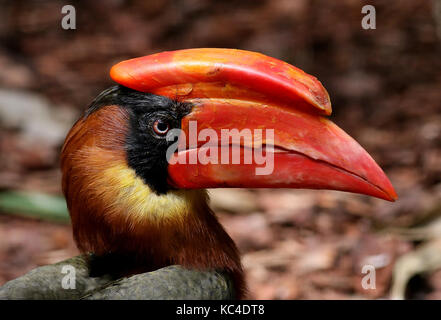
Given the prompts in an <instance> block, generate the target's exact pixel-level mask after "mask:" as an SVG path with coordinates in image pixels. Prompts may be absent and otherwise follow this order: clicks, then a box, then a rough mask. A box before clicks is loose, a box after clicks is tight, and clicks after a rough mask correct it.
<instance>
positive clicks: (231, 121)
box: [62, 49, 397, 296]
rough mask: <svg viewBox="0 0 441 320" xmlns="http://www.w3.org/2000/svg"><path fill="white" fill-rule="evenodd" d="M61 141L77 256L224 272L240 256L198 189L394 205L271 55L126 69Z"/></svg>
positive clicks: (304, 80)
mask: <svg viewBox="0 0 441 320" xmlns="http://www.w3.org/2000/svg"><path fill="white" fill-rule="evenodd" d="M110 74H111V77H112V78H113V80H115V81H116V82H117V83H119V85H117V86H114V87H111V88H109V89H107V90H105V91H103V92H102V93H101V94H100V95H99V96H98V97H97V98H96V99H95V100H94V101H93V102H92V104H91V106H90V107H89V109H88V110H87V111H86V113H85V115H84V116H83V117H82V118H81V119H80V120H78V122H77V123H76V124H75V125H74V126H73V128H72V129H71V131H70V133H69V134H68V136H67V138H66V141H65V144H64V146H63V150H62V171H63V191H64V194H65V196H66V199H67V203H68V207H69V211H70V214H71V218H72V225H73V231H74V236H75V239H76V242H77V244H78V246H79V248H80V249H81V250H83V251H89V252H93V253H95V254H96V255H98V256H100V255H101V256H103V255H107V254H119V255H123V256H125V257H131V258H134V259H135V260H136V263H135V264H136V265H137V266H138V267H139V269H137V270H151V269H154V268H158V267H162V266H166V265H170V264H181V265H184V266H187V267H192V268H201V269H221V270H225V271H226V272H230V273H231V274H232V277H233V279H234V281H235V282H236V287H237V292H238V296H240V295H241V293H242V292H243V276H242V269H241V265H240V259H239V255H238V253H237V249H236V247H235V245H234V243H233V242H232V240H231V239H230V238H229V237H228V235H227V234H226V233H225V231H224V230H223V228H222V227H221V226H220V225H219V223H218V222H217V220H216V217H215V216H214V214H213V213H212V211H211V210H210V209H209V207H208V205H207V196H206V193H205V191H204V188H217V187H241V188H242V187H244V188H248V187H249V188H260V187H264V188H309V189H332V190H341V191H349V192H354V193H361V194H367V195H370V196H374V197H378V198H382V199H385V200H389V201H394V200H395V199H396V198H397V195H396V193H395V191H394V189H393V187H392V185H391V183H390V182H389V180H388V178H387V177H386V175H385V174H384V173H383V171H382V170H381V169H380V167H379V166H378V165H377V164H376V163H375V161H374V160H373V159H372V158H371V157H370V156H369V154H368V153H367V152H366V151H365V150H364V149H363V148H362V147H361V146H360V145H359V144H358V143H357V142H356V141H355V140H354V139H352V138H351V137H350V136H349V135H347V134H346V133H345V132H344V131H343V130H341V129H340V128H339V127H338V126H336V125H335V124H334V123H333V122H331V121H330V120H328V119H327V118H326V116H328V115H330V113H331V104H330V100H329V96H328V93H327V92H326V90H325V89H324V87H323V86H322V85H321V83H320V82H319V81H318V80H317V79H316V78H315V77H313V76H310V75H308V74H306V73H305V72H303V71H302V70H300V69H298V68H296V67H294V66H292V65H290V64H288V63H285V62H282V61H280V60H277V59H274V58H270V57H268V56H265V55H262V54H259V53H254V52H248V51H242V50H233V49H188V50H179V51H172V52H162V53H158V54H153V55H150V56H146V57H141V58H136V59H132V60H127V61H123V62H121V63H119V64H117V65H115V66H114V67H113V68H112V70H111V72H110Z"/></svg>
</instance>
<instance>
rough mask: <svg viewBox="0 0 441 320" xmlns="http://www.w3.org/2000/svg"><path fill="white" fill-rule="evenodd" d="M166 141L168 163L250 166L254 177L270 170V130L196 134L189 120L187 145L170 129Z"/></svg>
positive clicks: (207, 130)
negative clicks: (253, 171) (176, 154)
mask: <svg viewBox="0 0 441 320" xmlns="http://www.w3.org/2000/svg"><path fill="white" fill-rule="evenodd" d="M166 139H167V141H169V142H173V143H172V144H171V145H170V146H169V148H168V149H167V152H166V156H167V161H168V162H169V163H170V164H202V165H206V164H253V165H257V166H256V168H255V174H256V175H258V176H259V175H270V174H271V173H273V171H274V129H253V130H251V129H242V130H240V131H239V129H221V130H220V137H219V134H218V132H217V131H216V130H214V129H212V128H204V129H202V130H200V131H199V132H198V128H197V121H189V126H188V145H187V143H184V142H185V141H187V136H186V134H185V132H184V131H183V130H181V129H172V130H170V131H169V132H168V134H167V137H166ZM263 141H265V143H263ZM201 143H203V144H202V145H201ZM186 150H189V151H190V152H188V153H185V152H183V151H186ZM230 151H231V155H230ZM176 152H178V156H176V157H174V156H173V155H174V154H175V153H176ZM259 166H260V167H259Z"/></svg>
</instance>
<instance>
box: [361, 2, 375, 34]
mask: <svg viewBox="0 0 441 320" xmlns="http://www.w3.org/2000/svg"><path fill="white" fill-rule="evenodd" d="M361 13H363V14H365V16H364V17H363V19H361V27H362V28H363V29H364V30H369V29H377V13H376V11H375V7H374V6H373V5H370V4H367V5H365V6H363V8H361Z"/></svg>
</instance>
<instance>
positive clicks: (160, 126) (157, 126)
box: [153, 120, 170, 136]
mask: <svg viewBox="0 0 441 320" xmlns="http://www.w3.org/2000/svg"><path fill="white" fill-rule="evenodd" d="M168 130H170V126H169V124H168V123H167V122H165V121H163V120H156V121H155V122H154V123H153V131H155V133H156V134H157V135H160V136H163V135H165V134H166V133H167V132H168Z"/></svg>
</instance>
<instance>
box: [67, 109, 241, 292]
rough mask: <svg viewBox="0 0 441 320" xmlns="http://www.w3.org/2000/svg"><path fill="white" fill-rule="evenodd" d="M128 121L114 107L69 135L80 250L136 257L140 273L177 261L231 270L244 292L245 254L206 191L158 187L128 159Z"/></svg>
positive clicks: (70, 196) (72, 207) (70, 190)
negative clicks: (159, 189)
mask: <svg viewBox="0 0 441 320" xmlns="http://www.w3.org/2000/svg"><path fill="white" fill-rule="evenodd" d="M127 121H128V120H127V114H125V113H124V112H123V111H122V110H121V108H118V107H107V108H104V109H102V110H101V111H98V112H96V113H94V114H92V115H90V116H89V117H88V118H82V119H80V120H79V121H78V122H77V123H76V124H75V126H74V127H73V128H72V130H71V131H70V133H69V134H68V137H67V138H66V142H65V144H64V146H63V151H62V154H61V167H62V171H63V192H64V195H65V197H66V201H67V205H68V208H69V212H70V215H71V220H72V227H73V233H74V238H75V241H76V243H77V245H78V247H79V249H80V250H81V251H83V252H91V253H94V254H95V256H98V257H103V256H113V257H115V256H121V257H123V259H122V260H123V263H126V262H128V261H130V260H131V261H134V266H135V267H136V268H133V270H131V271H134V272H136V273H139V272H144V271H149V270H154V269H157V268H161V267H164V266H168V265H173V264H179V265H183V266H185V267H189V268H196V269H204V270H206V269H215V270H219V271H224V272H227V273H230V274H231V276H232V277H233V280H234V282H235V288H236V292H238V296H239V297H240V296H241V293H242V292H243V283H244V280H243V272H242V267H241V263H240V257H239V253H238V251H237V248H236V246H235V244H234V242H233V241H232V240H231V238H230V237H229V236H228V234H227V233H226V232H225V231H224V229H223V228H222V226H221V225H220V224H219V222H218V221H217V219H216V217H215V215H214V214H213V212H212V211H211V209H210V208H209V206H208V204H207V200H208V197H207V194H206V192H205V191H204V190H170V191H169V192H167V193H166V194H156V193H155V192H153V191H152V190H151V189H150V188H149V187H148V185H147V184H146V183H145V182H144V181H143V179H141V178H140V177H138V176H137V175H136V173H135V171H134V170H133V169H132V168H130V167H129V166H128V164H127V159H126V150H125V138H124V137H125V136H126V134H127V126H126V123H127ZM110 264H113V263H110Z"/></svg>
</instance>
